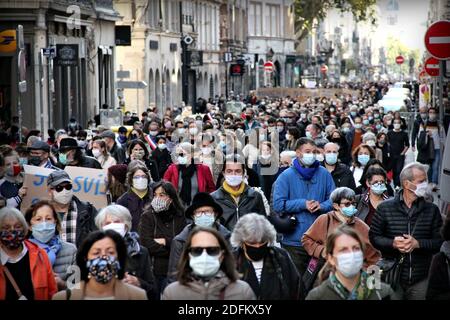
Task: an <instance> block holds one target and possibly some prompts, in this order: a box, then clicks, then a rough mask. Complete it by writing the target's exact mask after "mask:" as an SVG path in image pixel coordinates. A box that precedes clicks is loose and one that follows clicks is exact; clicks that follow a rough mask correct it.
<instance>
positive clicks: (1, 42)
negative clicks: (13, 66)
mask: <svg viewBox="0 0 450 320" xmlns="http://www.w3.org/2000/svg"><path fill="white" fill-rule="evenodd" d="M16 45H17V44H16V30H14V29H8V30H4V31H2V32H0V52H2V53H8V52H15V51H16Z"/></svg>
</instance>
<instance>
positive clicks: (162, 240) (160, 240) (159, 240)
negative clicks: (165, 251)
mask: <svg viewBox="0 0 450 320" xmlns="http://www.w3.org/2000/svg"><path fill="white" fill-rule="evenodd" d="M154 240H155V241H156V242H157V243H159V244H160V245H162V246H165V245H166V239H164V238H157V239H154Z"/></svg>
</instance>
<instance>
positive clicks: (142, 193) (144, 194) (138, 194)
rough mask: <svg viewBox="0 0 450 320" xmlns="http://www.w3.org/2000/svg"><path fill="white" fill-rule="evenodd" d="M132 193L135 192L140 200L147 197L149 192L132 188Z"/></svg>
mask: <svg viewBox="0 0 450 320" xmlns="http://www.w3.org/2000/svg"><path fill="white" fill-rule="evenodd" d="M131 191H133V192H134V193H135V194H136V195H137V196H138V197H139V198H140V199H144V197H145V196H146V195H147V192H148V190H147V189H145V190H138V189H136V188H134V187H131Z"/></svg>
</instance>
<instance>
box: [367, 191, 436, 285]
mask: <svg viewBox="0 0 450 320" xmlns="http://www.w3.org/2000/svg"><path fill="white" fill-rule="evenodd" d="M402 202H403V192H399V193H398V194H397V195H396V196H395V197H394V198H392V199H388V200H386V201H384V202H382V203H380V204H379V205H378V207H377V210H376V212H375V215H374V217H373V218H372V225H371V227H370V230H369V238H370V242H371V243H372V244H373V246H374V247H375V248H376V249H378V250H380V251H381V255H382V256H383V258H388V259H392V258H399V257H400V252H399V251H398V250H396V249H394V247H393V241H394V238H395V237H397V236H403V234H411V235H412V236H413V237H414V238H415V239H416V240H417V241H418V242H419V248H418V249H415V250H414V251H412V252H411V253H409V254H406V255H405V259H404V261H403V268H402V274H401V283H402V284H403V285H413V284H415V283H417V282H419V281H421V280H423V279H425V278H427V276H428V270H429V269H430V264H431V258H432V257H433V254H435V253H437V252H438V251H439V248H440V246H441V244H442V238H441V235H440V233H439V230H440V228H441V226H442V217H441V214H440V212H439V209H438V207H437V206H436V205H435V204H433V203H430V202H427V201H425V200H424V199H423V198H419V199H417V200H416V201H415V202H414V203H413V208H415V209H414V210H413V213H412V215H411V217H410V216H409V215H408V212H406V211H405V209H403V206H402V204H401V203H402ZM416 222H417V225H416ZM414 229H415V230H414Z"/></svg>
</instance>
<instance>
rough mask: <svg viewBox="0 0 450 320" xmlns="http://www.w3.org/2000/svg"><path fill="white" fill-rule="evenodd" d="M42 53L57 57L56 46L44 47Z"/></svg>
mask: <svg viewBox="0 0 450 320" xmlns="http://www.w3.org/2000/svg"><path fill="white" fill-rule="evenodd" d="M42 54H43V55H44V56H46V57H49V58H50V57H51V58H54V57H56V47H48V48H42Z"/></svg>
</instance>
